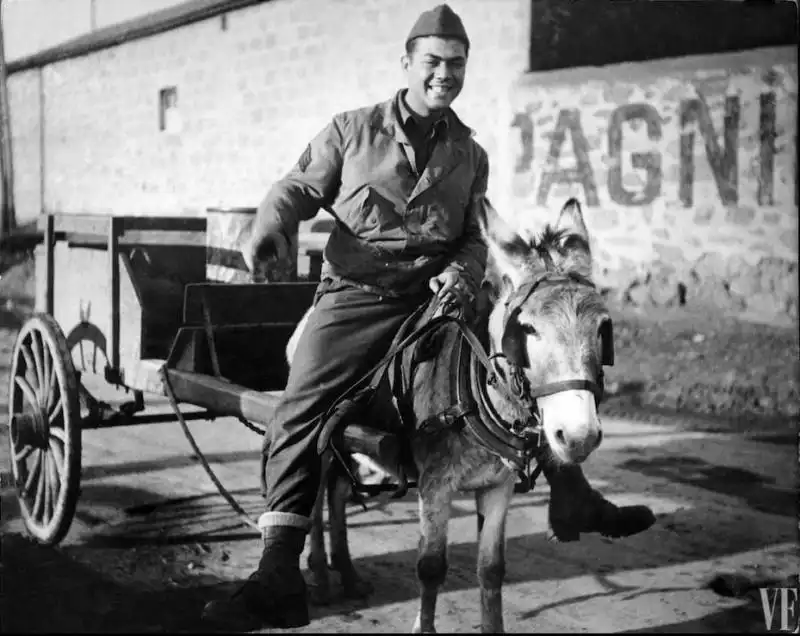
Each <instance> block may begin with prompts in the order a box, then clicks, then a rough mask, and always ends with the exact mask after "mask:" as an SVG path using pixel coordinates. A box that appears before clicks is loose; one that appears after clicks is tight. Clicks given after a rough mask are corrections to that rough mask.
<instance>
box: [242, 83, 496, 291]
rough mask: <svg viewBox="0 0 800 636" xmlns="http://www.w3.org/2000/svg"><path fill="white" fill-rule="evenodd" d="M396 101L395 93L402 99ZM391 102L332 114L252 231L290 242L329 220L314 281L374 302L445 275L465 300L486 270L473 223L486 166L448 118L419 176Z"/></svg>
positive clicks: (482, 154) (468, 136)
mask: <svg viewBox="0 0 800 636" xmlns="http://www.w3.org/2000/svg"><path fill="white" fill-rule="evenodd" d="M401 93H402V92H401ZM401 93H398V94H397V95H396V96H395V97H394V98H392V99H390V100H388V101H386V102H382V103H379V104H376V105H374V106H370V107H367V108H362V109H358V110H353V111H348V112H344V113H340V114H337V115H335V116H334V117H333V119H332V121H331V122H330V123H329V124H328V125H327V126H326V127H325V128H324V129H323V130H322V131H321V132H320V133H319V134H318V135H317V136H316V137H315V138H314V139H313V140H312V141H311V143H310V144H309V145H308V147H307V148H306V149H305V151H304V153H303V155H302V156H301V157H300V160H299V161H298V162H297V164H296V165H295V166H294V168H292V170H291V171H290V172H289V173H288V174H287V175H286V176H285V177H284V178H283V179H281V180H280V181H278V182H276V183H275V184H274V185H273V186H272V188H271V189H270V191H269V192H268V194H267V196H266V197H265V199H264V201H263V202H262V203H261V205H260V206H259V209H258V212H257V215H256V219H255V223H256V224H257V225H259V226H260V227H259V228H257V229H258V230H260V231H262V232H263V231H276V230H279V231H283V232H284V233H285V234H286V235H287V237H293V236H294V235H295V234H296V232H297V227H298V224H299V222H300V221H304V220H308V219H311V218H313V217H314V216H315V215H316V214H317V212H318V210H319V209H320V208H328V209H332V210H331V211H332V212H333V213H334V215H335V216H336V218H337V221H336V225H335V227H334V229H333V231H332V232H331V235H330V237H329V239H328V243H327V245H326V247H325V251H324V263H323V268H322V278H323V280H325V279H331V280H332V281H343V282H349V283H354V284H356V285H358V286H360V287H362V288H364V289H368V290H371V291H375V292H376V293H379V294H381V295H387V296H401V295H405V294H415V293H419V292H421V291H423V290H424V289H425V288H427V284H428V280H429V279H430V278H431V277H432V276H436V275H438V274H439V273H441V272H442V271H444V270H446V269H451V270H456V271H458V272H460V273H461V275H462V276H463V277H464V279H465V282H466V283H467V284H468V285H469V286H470V287H471V288H472V291H473V293H474V292H475V291H476V290H477V288H478V287H479V285H480V282H481V279H482V278H483V273H484V269H485V266H486V252H487V250H486V245H485V243H484V241H483V238H482V236H481V234H480V226H479V221H478V214H479V213H480V206H481V204H482V200H483V197H484V196H485V193H486V187H487V179H488V170H489V168H488V158H487V155H486V151H485V150H484V149H483V148H482V147H481V146H480V145H479V144H478V143H477V142H475V141H474V140H473V139H472V134H473V133H472V131H471V130H470V129H469V128H467V127H466V126H465V125H464V124H463V123H462V122H461V121H460V120H459V119H458V117H456V115H455V113H454V112H453V111H452V110H448V111H447V113H446V115H445V122H446V126H445V133H444V135H443V137H444V138H443V139H440V140H439V141H437V143H436V145H435V147H434V149H433V152H432V153H431V155H430V159H429V160H428V163H427V165H426V166H425V169H424V171H423V173H422V174H421V175H419V176H417V175H416V174H415V172H414V169H413V167H412V163H411V161H410V159H409V156H413V151H412V149H411V143H410V142H409V140H408V137H407V136H406V134H405V132H404V131H403V128H402V126H401V125H400V118H399V115H398V113H399V109H398V100H399V99H400V96H401Z"/></svg>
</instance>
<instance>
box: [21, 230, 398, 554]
mask: <svg viewBox="0 0 800 636" xmlns="http://www.w3.org/2000/svg"><path fill="white" fill-rule="evenodd" d="M40 224H41V229H42V231H43V235H44V241H43V244H42V245H40V246H39V247H37V250H36V304H35V308H36V313H35V314H34V315H33V316H32V317H31V318H30V319H29V320H28V321H27V322H26V323H25V324H24V325H23V326H22V328H21V330H20V332H19V334H18V336H17V340H16V343H15V345H14V349H13V353H12V359H11V373H10V386H9V398H8V404H9V418H8V423H9V427H10V434H9V440H10V446H11V449H10V450H11V463H12V471H13V477H14V480H15V483H16V488H17V496H18V499H19V502H20V509H21V512H22V517H23V519H24V522H25V525H26V527H27V530H28V532H29V533H30V534H31V536H32V537H34V538H35V539H36V540H37V541H38V542H40V543H43V544H56V543H58V542H59V541H61V540H62V539H63V538H64V537H65V535H66V534H67V532H68V531H69V528H70V524H71V523H72V519H73V516H74V513H75V507H76V504H77V501H78V496H79V486H80V474H81V436H82V434H83V432H84V431H88V430H91V429H97V428H107V427H115V426H126V425H134V424H146V423H154V422H160V421H168V420H173V419H175V415H173V414H161V413H150V414H148V413H146V412H145V411H146V398H147V396H162V397H163V396H167V397H169V398H170V399H171V400H172V401H173V405H174V406H175V408H176V414H177V415H178V417H179V419H180V421H181V424H182V425H183V426H184V430H185V432H187V435H188V429H186V428H185V423H184V421H183V420H184V419H214V418H215V417H217V416H236V417H238V418H239V419H240V420H242V421H243V422H244V423H245V424H248V425H249V426H250V427H251V428H253V429H255V430H260V431H262V432H263V429H264V428H265V427H266V426H268V425H269V421H270V417H271V413H272V411H273V409H274V404H275V401H276V399H277V397H278V396H279V394H280V391H281V390H282V389H283V387H284V386H285V383H286V378H287V372H288V368H287V365H286V362H285V354H284V350H285V346H286V343H287V342H288V339H289V337H290V336H291V334H292V332H293V330H294V328H295V326H296V324H297V322H298V321H299V319H300V318H301V317H302V315H303V313H304V312H305V310H306V309H307V308H308V307H309V305H310V303H311V301H312V298H313V294H314V291H315V289H316V282H313V281H312V282H297V283H263V284H252V283H247V284H227V283H215V282H207V280H206V236H205V232H206V220H205V219H204V218H185V217H158V218H146V217H107V216H96V215H48V216H43V217H42V219H41V221H40ZM98 382H100V383H103V384H105V385H113V386H115V387H118V388H121V389H123V390H125V391H126V392H127V395H128V396H129V397H130V399H127V400H124V401H123V402H122V403H121V404H117V405H116V406H111V405H110V404H107V403H105V402H102V401H101V400H99V399H97V397H96V396H95V395H94V394H93V392H92V390H91V387H92V386H94V385H95V384H96V383H98ZM181 403H183V404H191V405H194V406H199V407H201V408H202V409H203V410H202V411H200V412H196V411H195V412H193V413H188V414H183V413H181V412H180V411H179V410H177V409H178V405H179V404H181ZM190 441H192V440H191V439H190ZM192 443H193V442H192ZM393 443H395V441H394V440H393V439H392V438H391V437H390V436H386V435H382V434H381V435H377V436H376V434H375V432H373V431H368V430H364V429H360V428H359V427H357V426H349V427H348V428H347V430H346V433H345V448H347V449H348V450H350V451H352V452H364V453H368V454H372V453H381V452H384V451H385V450H386V445H387V444H393ZM209 470H210V469H209ZM211 476H212V478H213V475H211Z"/></svg>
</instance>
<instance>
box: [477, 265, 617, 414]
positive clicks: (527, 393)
mask: <svg viewBox="0 0 800 636" xmlns="http://www.w3.org/2000/svg"><path fill="white" fill-rule="evenodd" d="M557 285H582V286H585V287H590V288H591V289H596V287H595V284H594V283H593V282H592V281H591V280H589V279H588V278H586V277H585V276H582V275H581V274H578V273H577V272H568V273H566V274H555V273H552V272H545V273H544V274H542V275H540V276H537V277H536V278H534V279H532V280H530V281H527V282H525V283H523V284H522V285H520V286H519V287H518V288H517V289H516V290H515V291H514V292H513V293H512V294H511V295H510V296H509V297H508V299H506V302H505V311H504V315H503V330H502V334H503V335H502V338H501V351H498V352H494V353H492V354H491V355H490V356H489V358H490V360H492V361H494V360H497V359H499V358H502V359H505V360H506V365H507V366H508V367H509V370H510V374H511V378H513V379H511V380H510V383H511V384H512V386H513V387H514V389H515V393H517V396H516V397H517V399H518V400H519V401H520V403H521V404H522V405H523V406H525V407H531V406H532V403H533V405H535V401H536V398H540V397H544V396H547V395H554V394H555V393H560V392H562V391H570V390H585V391H589V392H591V393H592V394H593V395H594V397H595V400H596V401H597V402H598V403H599V402H600V401H601V400H602V399H603V392H604V387H603V368H602V367H603V365H608V366H611V365H613V364H614V348H613V342H611V341H610V337H607V336H610V334H604V336H603V345H602V347H603V350H602V358H601V366H600V371H599V373H598V381H597V382H592V381H591V380H564V381H561V382H550V383H548V384H543V385H540V386H538V387H536V388H535V389H531V388H530V387H523V386H522V385H523V384H527V378H525V373H524V371H523V369H524V367H526V366H528V364H527V360H526V357H527V356H525V354H524V351H521V347H520V344H521V343H520V342H519V338H518V336H517V335H515V330H514V328H513V326H511V325H510V324H509V323H511V321H512V320H513V319H515V318H516V316H518V315H519V313H520V310H521V308H522V306H523V305H524V304H525V303H526V302H527V301H528V299H529V298H530V297H531V296H532V295H533V294H534V293H536V291H537V290H540V289H542V288H544V287H554V286H557ZM607 324H608V326H607V327H606V329H608V330H610V328H611V327H610V324H611V323H610V321H609V322H608V323H607ZM607 340H609V342H607ZM493 365H495V363H494V362H493ZM495 372H496V371H495Z"/></svg>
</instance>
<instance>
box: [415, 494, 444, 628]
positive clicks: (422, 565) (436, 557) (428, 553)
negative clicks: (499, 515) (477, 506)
mask: <svg viewBox="0 0 800 636" xmlns="http://www.w3.org/2000/svg"><path fill="white" fill-rule="evenodd" d="M452 496H453V493H452V492H451V491H450V490H441V489H440V490H433V489H431V490H427V489H426V490H425V491H423V490H420V493H419V522H420V538H419V553H418V555H417V579H418V580H419V583H420V608H419V614H417V620H416V621H414V629H413V633H414V634H435V633H436V628H435V627H434V623H435V621H436V597H437V595H438V594H439V588H440V587H441V586H442V584H443V583H444V579H445V577H446V576H447V524H448V522H449V521H450V500H451V498H452Z"/></svg>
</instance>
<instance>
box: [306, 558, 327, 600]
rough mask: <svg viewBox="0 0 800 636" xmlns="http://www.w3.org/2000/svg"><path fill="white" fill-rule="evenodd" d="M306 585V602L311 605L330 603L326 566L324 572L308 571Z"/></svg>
mask: <svg viewBox="0 0 800 636" xmlns="http://www.w3.org/2000/svg"><path fill="white" fill-rule="evenodd" d="M306 578H307V581H306V585H307V587H308V600H309V602H310V603H311V604H312V605H328V604H330V602H331V583H330V579H329V578H328V570H327V564H325V570H322V571H316V570H313V569H311V570H309V571H308V577H306Z"/></svg>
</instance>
